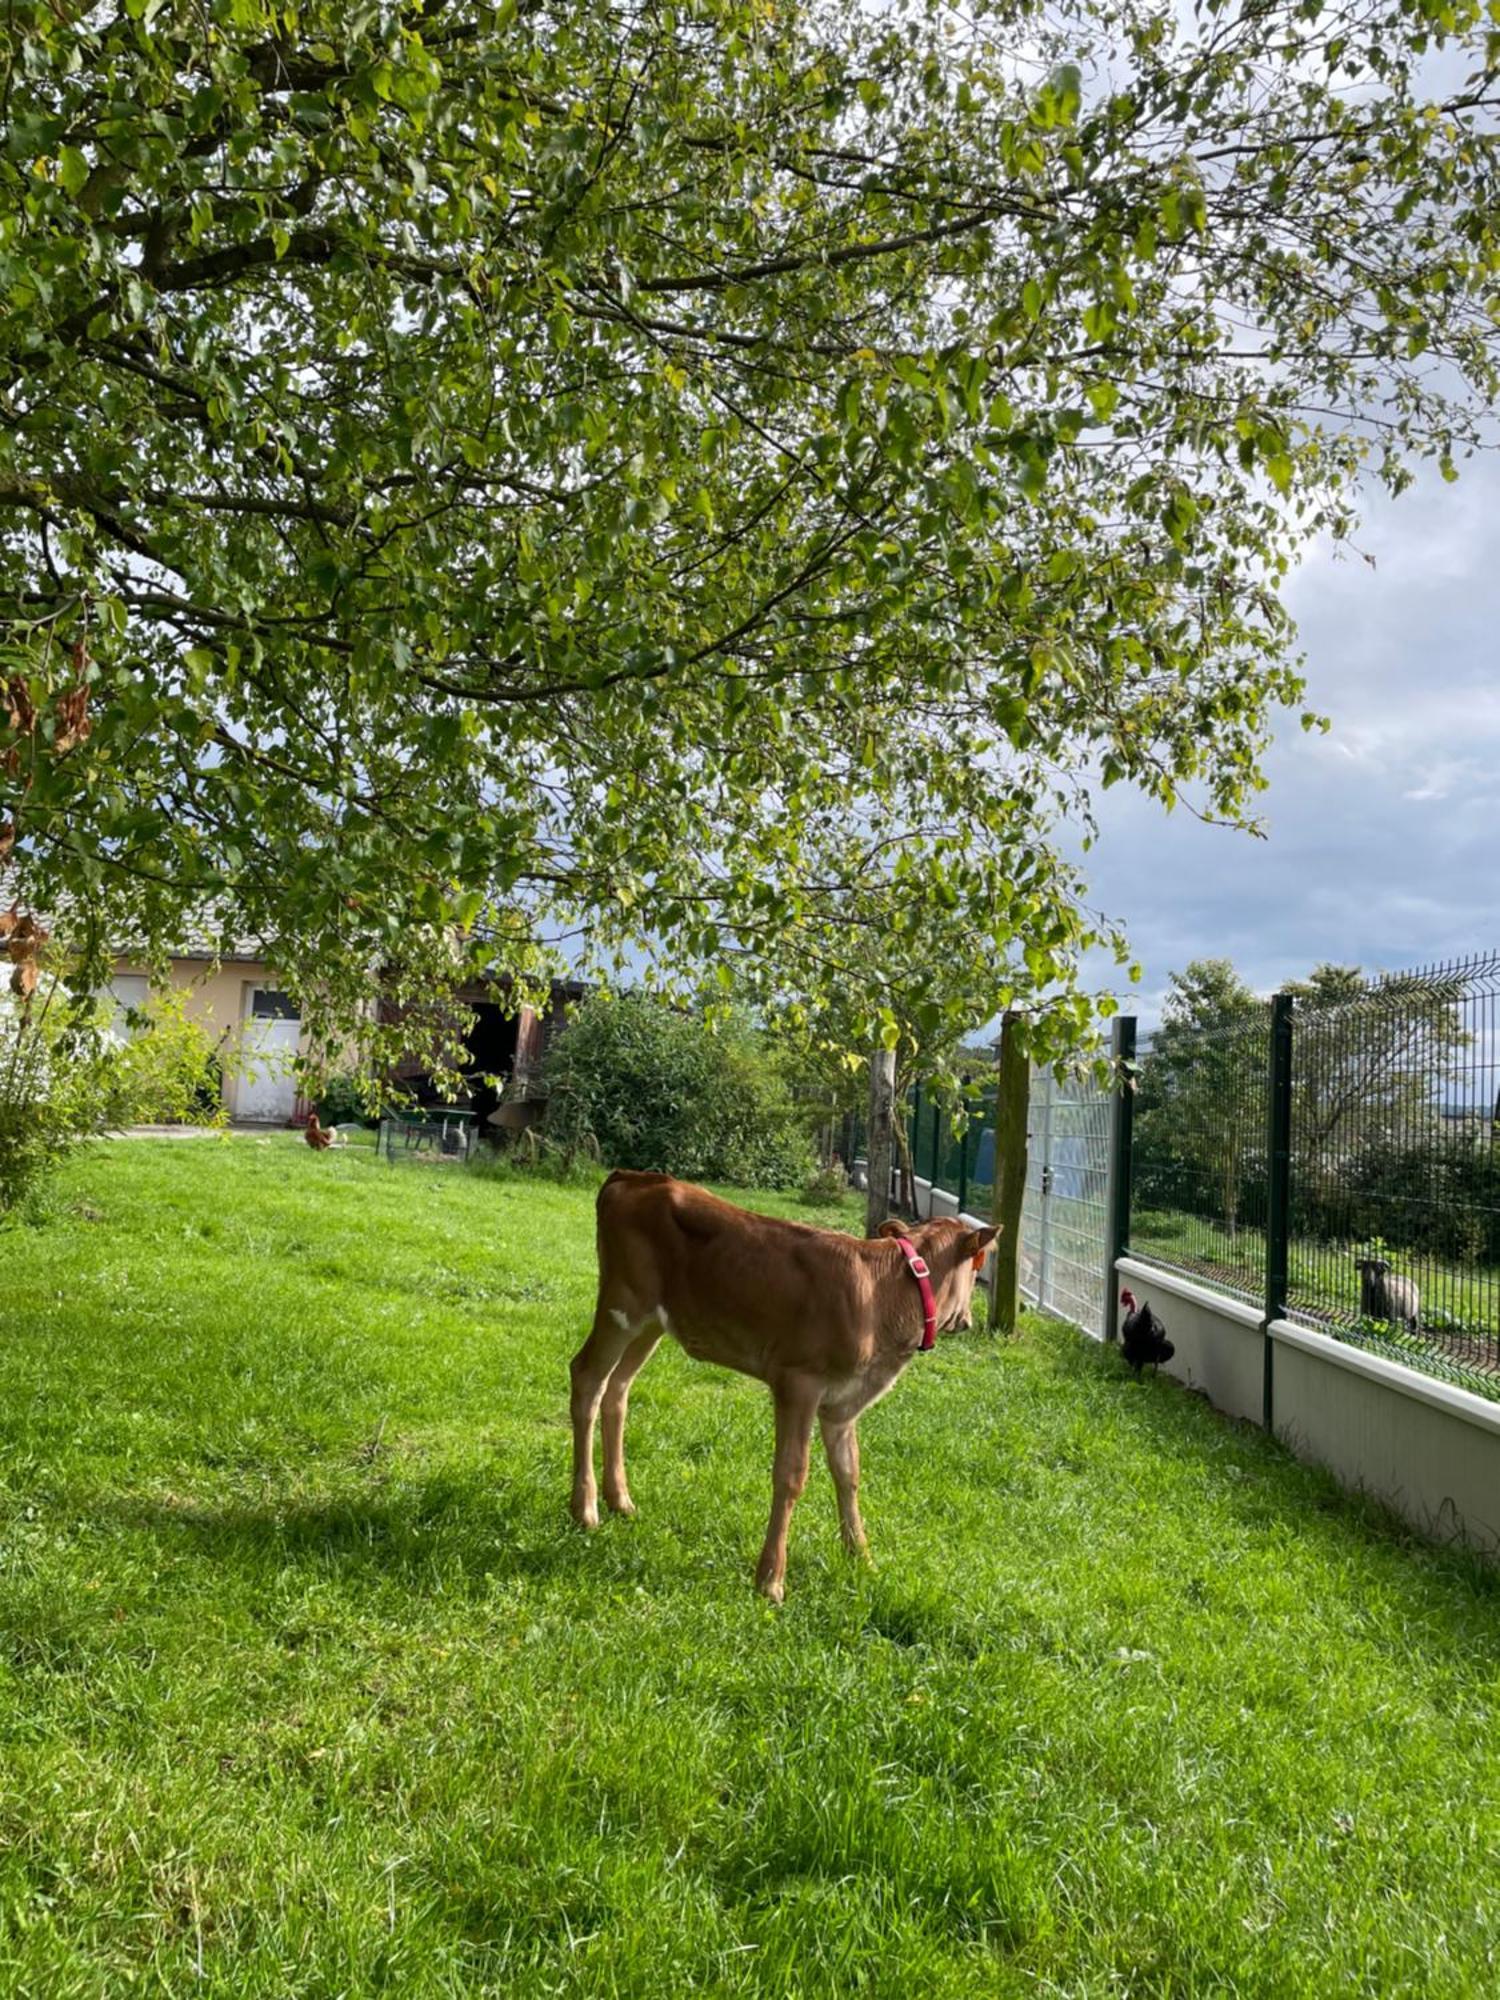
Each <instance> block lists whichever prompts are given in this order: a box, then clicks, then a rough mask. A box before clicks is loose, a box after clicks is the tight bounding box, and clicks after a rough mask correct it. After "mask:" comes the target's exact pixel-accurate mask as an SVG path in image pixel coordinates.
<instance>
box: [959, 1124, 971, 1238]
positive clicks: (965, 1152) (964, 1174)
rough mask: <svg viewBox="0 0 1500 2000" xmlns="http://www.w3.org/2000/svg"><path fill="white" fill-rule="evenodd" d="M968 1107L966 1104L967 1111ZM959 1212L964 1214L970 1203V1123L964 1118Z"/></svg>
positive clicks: (960, 1144) (961, 1138) (960, 1162)
mask: <svg viewBox="0 0 1500 2000" xmlns="http://www.w3.org/2000/svg"><path fill="white" fill-rule="evenodd" d="M967 1109H968V1107H967V1106H965V1110H966V1111H967ZM957 1193H958V1212H959V1214H960V1215H962V1214H963V1212H964V1210H965V1209H966V1208H967V1207H968V1205H969V1124H968V1119H967V1117H966V1118H965V1120H964V1129H963V1131H962V1132H961V1133H960V1134H959V1139H958V1189H957Z"/></svg>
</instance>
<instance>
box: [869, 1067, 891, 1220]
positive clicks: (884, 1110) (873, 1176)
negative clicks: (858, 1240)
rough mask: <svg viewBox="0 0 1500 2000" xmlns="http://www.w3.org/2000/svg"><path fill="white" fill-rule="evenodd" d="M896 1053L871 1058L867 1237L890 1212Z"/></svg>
mask: <svg viewBox="0 0 1500 2000" xmlns="http://www.w3.org/2000/svg"><path fill="white" fill-rule="evenodd" d="M895 1118H896V1051H895V1050H894V1049H877V1050H876V1051H875V1053H874V1055H873V1056H872V1057H871V1058H870V1129H869V1131H868V1132H867V1133H866V1135H865V1159H866V1160H867V1161H868V1163H869V1174H870V1187H869V1192H868V1194H867V1196H866V1198H865V1234H866V1236H873V1235H874V1234H875V1232H876V1230H877V1229H879V1227H880V1225H881V1223H882V1222H884V1221H885V1219H886V1217H887V1216H888V1215H889V1214H890V1212H891V1161H892V1159H893V1157H894V1154H895V1138H894V1134H893V1130H892V1128H893V1126H894V1124H895Z"/></svg>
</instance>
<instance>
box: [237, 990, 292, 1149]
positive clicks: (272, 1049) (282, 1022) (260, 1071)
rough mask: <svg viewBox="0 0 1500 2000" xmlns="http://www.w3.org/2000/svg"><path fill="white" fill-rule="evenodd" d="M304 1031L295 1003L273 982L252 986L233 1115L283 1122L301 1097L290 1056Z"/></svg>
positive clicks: (253, 1120) (248, 1119) (252, 1121)
mask: <svg viewBox="0 0 1500 2000" xmlns="http://www.w3.org/2000/svg"><path fill="white" fill-rule="evenodd" d="M301 1036H302V1022H301V1020H300V1018H299V1016H298V1013H297V1003H296V1002H295V1001H294V1000H293V999H292V998H291V996H290V995H289V994H286V993H282V992H280V991H279V990H278V989H277V988H276V987H274V986H252V987H251V989H250V996H249V1004H248V1005H247V1007H246V1010H245V1026H244V1033H243V1037H242V1042H241V1046H242V1048H243V1051H244V1068H243V1070H242V1071H241V1073H240V1078H239V1085H238V1088H237V1089H236V1091H235V1099H234V1115H235V1117H236V1118H241V1119H243V1120H245V1121H246V1122H247V1123H248V1124H256V1125H262V1124H264V1125H285V1124H286V1122H287V1120H288V1119H289V1118H290V1117H291V1115H292V1110H293V1107H294V1106H295V1104H296V1102H297V1078H296V1074H295V1072H294V1070H293V1068H292V1060H293V1058H294V1057H295V1055H296V1053H297V1044H298V1042H299V1041H300V1040H301Z"/></svg>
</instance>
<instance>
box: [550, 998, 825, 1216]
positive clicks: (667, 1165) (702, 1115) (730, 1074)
mask: <svg viewBox="0 0 1500 2000" xmlns="http://www.w3.org/2000/svg"><path fill="white" fill-rule="evenodd" d="M544 1077H545V1081H546V1084H547V1089H548V1093H549V1095H548V1105H547V1131H548V1135H549V1137H550V1138H551V1139H552V1140H553V1141H554V1142H555V1143H557V1144H558V1145H560V1146H562V1147H563V1148H564V1149H565V1150H573V1151H577V1150H580V1149H581V1148H582V1146H583V1144H584V1142H585V1139H586V1138H587V1137H588V1136H590V1135H591V1136H592V1138H593V1139H594V1140H595V1141H596V1142H597V1145H598V1149H599V1154H600V1157H601V1158H602V1159H603V1160H604V1161H605V1163H606V1164H607V1165H609V1166H612V1167H641V1168H654V1169H655V1170H656V1171H657V1172H660V1173H671V1174H679V1175H681V1176H682V1178H683V1179H684V1180H715V1181H729V1182H732V1183H734V1184H737V1185H739V1186H743V1187H775V1188H788V1187H796V1186H797V1185H798V1184H799V1182H801V1181H802V1180H803V1179H804V1177H805V1176H806V1174H807V1172H808V1169H809V1167H810V1166H811V1164H812V1159H811V1151H812V1149H811V1144H810V1142H809V1139H808V1137H807V1134H806V1132H805V1131H804V1129H803V1125H802V1120H801V1117H800V1115H799V1113H798V1110H797V1107H796V1105H795V1104H794V1102H793V1100H792V1097H791V1094H790V1092H789V1091H788V1089H787V1086H786V1081H785V1079H784V1077H783V1076H782V1073H781V1071H780V1069H779V1068H778V1067H777V1065H776V1063H775V1061H774V1059H773V1058H772V1057H771V1056H770V1054H769V1053H768V1051H767V1047H766V1043H765V1041H764V1039H763V1038H762V1037H761V1036H760V1035H759V1034H757V1033H756V1031H755V1030H754V1028H753V1027H751V1025H750V1024H749V1023H748V1022H746V1021H744V1020H738V1019H736V1020H730V1021H728V1022H725V1023H722V1024H719V1025H717V1026H710V1025H709V1024H708V1023H707V1022H705V1021H704V1020H702V1019H701V1018H700V1017H699V1016H697V1015H694V1014H688V1013H683V1012H679V1011H678V1010H676V1009H674V1008H671V1007H667V1006H665V1005H663V1004H662V1003H661V1002H660V1001H657V1000H653V999H651V998H650V997H649V996H648V995H646V994H642V993H633V994H624V995H621V996H620V997H618V998H615V999H607V998H604V997H603V996H596V997H594V998H593V999H590V1000H588V1001H586V1002H585V1003H584V1005H583V1006H582V1007H581V1008H580V1009H579V1010H578V1012H577V1014H576V1015H575V1016H574V1018H573V1019H572V1021H571V1022H570V1023H569V1025H568V1027H567V1030H566V1031H565V1033H563V1034H561V1035H559V1036H558V1038H557V1040H556V1041H555V1042H554V1044H553V1047H552V1050H551V1052H550V1054H549V1055H548V1058H547V1062H546V1065H545V1069H544Z"/></svg>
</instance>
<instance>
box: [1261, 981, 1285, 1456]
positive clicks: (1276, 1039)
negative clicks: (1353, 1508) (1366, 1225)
mask: <svg viewBox="0 0 1500 2000" xmlns="http://www.w3.org/2000/svg"><path fill="white" fill-rule="evenodd" d="M1266 1166H1267V1175H1268V1183H1269V1184H1268V1188H1267V1199H1266V1319H1265V1326H1264V1329H1263V1336H1262V1337H1263V1341H1264V1353H1263V1358H1262V1376H1261V1421H1262V1422H1263V1423H1264V1425H1265V1427H1266V1429H1267V1430H1268V1431H1269V1430H1272V1429H1274V1427H1275V1425H1274V1415H1275V1394H1274V1384H1273V1380H1272V1377H1273V1373H1274V1368H1275V1354H1276V1344H1275V1342H1274V1341H1273V1340H1272V1339H1271V1321H1272V1320H1273V1319H1280V1318H1281V1317H1282V1316H1283V1315H1284V1313H1285V1312H1286V1294H1287V1265H1288V1241H1289V1236H1290V1228H1291V1207H1292V1203H1291V1190H1292V996H1291V994H1290V993H1278V994H1276V996H1275V997H1274V999H1273V1000H1272V1001H1271V1050H1270V1073H1269V1080H1268V1086H1267V1090H1266Z"/></svg>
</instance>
